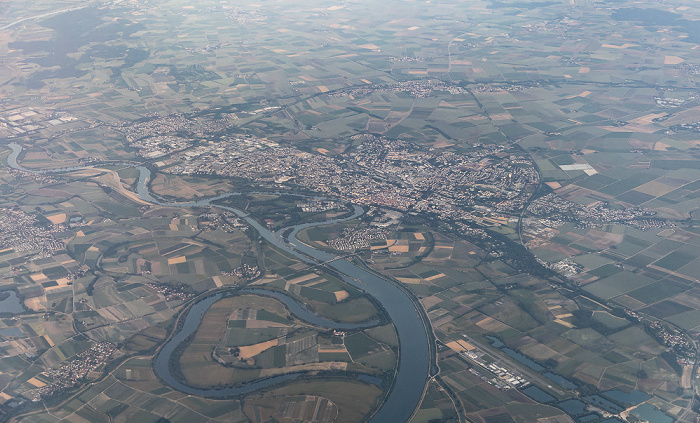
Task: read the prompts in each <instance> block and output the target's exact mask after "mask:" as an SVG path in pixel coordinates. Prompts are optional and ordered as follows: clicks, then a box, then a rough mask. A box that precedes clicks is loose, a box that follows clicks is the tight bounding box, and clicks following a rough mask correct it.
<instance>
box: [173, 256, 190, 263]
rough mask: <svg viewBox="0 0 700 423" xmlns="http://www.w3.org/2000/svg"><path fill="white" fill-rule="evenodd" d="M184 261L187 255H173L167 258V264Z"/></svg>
mask: <svg viewBox="0 0 700 423" xmlns="http://www.w3.org/2000/svg"><path fill="white" fill-rule="evenodd" d="M186 261H187V257H185V256H180V257H173V258H171V259H168V264H178V263H184V262H186Z"/></svg>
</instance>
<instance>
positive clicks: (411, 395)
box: [7, 143, 435, 423]
mask: <svg viewBox="0 0 700 423" xmlns="http://www.w3.org/2000/svg"><path fill="white" fill-rule="evenodd" d="M9 147H10V148H11V149H12V153H11V154H10V155H9V156H8V159H7V161H8V164H9V165H10V166H11V167H13V168H15V169H19V170H25V171H28V169H25V168H23V167H22V166H20V165H19V164H18V163H17V157H18V156H19V154H20V152H21V150H22V147H21V146H20V145H18V144H15V143H12V144H10V145H9ZM78 168H79V167H78ZM136 168H137V169H138V170H139V180H138V183H137V189H136V193H137V195H138V196H139V197H140V198H141V199H142V200H145V201H148V202H151V203H154V204H158V205H162V206H174V207H218V208H221V209H224V210H228V211H231V212H233V213H235V214H236V215H238V216H239V217H241V218H242V219H244V220H245V221H246V222H247V223H248V224H249V225H250V226H252V227H253V228H255V230H256V231H258V233H259V234H260V236H262V237H263V238H264V239H265V240H266V241H268V242H269V243H271V244H273V245H274V246H275V247H277V248H280V249H282V250H284V251H287V252H289V253H291V254H293V255H294V256H296V257H298V258H299V259H301V260H303V261H305V262H307V263H324V265H325V266H326V267H328V268H330V269H333V270H334V271H335V272H337V273H339V274H340V275H341V277H343V279H344V280H345V282H347V283H349V284H351V285H353V286H355V287H356V288H358V289H360V290H362V291H364V292H365V293H367V294H368V295H370V296H372V297H373V298H374V299H375V300H376V301H377V302H378V303H379V304H381V306H382V307H383V308H384V310H385V311H386V313H387V314H388V315H389V318H390V319H391V320H392V322H393V323H394V326H395V328H396V331H397V334H398V339H399V366H398V371H397V373H396V378H395V380H394V384H393V387H392V389H391V391H390V392H389V395H388V396H387V397H386V400H385V401H384V403H383V404H382V405H381V407H380V408H379V410H377V412H376V413H375V414H374V415H373V416H372V417H371V418H370V420H369V421H370V422H372V423H385V422H405V421H408V419H409V418H410V417H411V416H412V415H413V412H414V410H415V409H416V408H417V407H418V405H419V403H420V400H421V398H422V396H423V390H424V388H425V385H426V382H427V379H428V376H429V372H430V369H431V364H432V363H433V362H434V360H435V358H434V356H433V355H434V351H433V348H431V341H430V338H429V335H428V330H429V327H430V326H429V325H430V323H429V322H427V321H424V318H423V316H422V314H421V313H420V312H419V310H418V309H417V308H416V306H415V304H414V303H413V300H412V299H411V298H410V297H409V296H408V295H407V293H406V292H404V290H403V289H402V288H401V287H400V286H398V285H396V284H394V283H393V282H391V281H389V280H387V279H385V278H383V277H380V276H378V275H376V274H374V273H372V272H370V271H369V270H365V269H363V268H361V267H359V266H358V265H356V264H354V263H352V262H351V261H349V260H347V259H345V258H339V257H338V256H336V255H334V254H331V253H329V252H325V251H320V250H317V249H315V248H313V247H311V246H309V245H307V244H304V243H302V242H301V241H299V240H298V239H297V234H298V233H299V231H301V230H303V229H306V228H310V227H313V226H321V225H327V224H331V223H336V222H341V221H344V220H350V219H353V218H355V217H358V216H360V215H361V214H362V213H363V212H364V210H363V209H362V208H361V207H358V206H354V207H355V209H354V213H353V214H352V215H351V216H348V217H345V218H338V219H331V220H328V221H324V222H314V223H305V224H301V225H295V226H291V227H289V228H284V229H282V230H280V231H277V233H273V232H271V231H270V230H268V229H267V228H266V227H264V226H262V225H261V224H260V223H258V222H257V221H256V220H255V219H253V218H252V217H251V216H249V215H248V214H246V213H245V212H243V211H242V210H239V209H236V208H233V207H228V206H223V205H217V204H214V201H216V200H220V199H223V198H227V197H230V196H233V195H237V194H236V193H230V194H223V195H219V196H217V197H212V198H208V199H203V200H198V201H190V202H178V203H175V202H164V201H161V200H158V199H156V198H154V197H153V196H152V195H151V193H150V192H149V189H148V182H149V181H150V178H151V171H150V170H149V169H148V168H146V167H145V166H136ZM74 169H77V168H65V169H57V170H48V171H42V172H46V173H48V172H62V171H69V170H74ZM29 171H31V170H29ZM35 172H36V171H35ZM290 229H291V233H290V235H289V236H288V241H285V240H284V239H283V238H282V236H281V234H282V233H284V232H286V231H289V230H290ZM220 295H221V294H213V295H211V296H208V297H206V298H204V299H203V300H200V301H199V302H197V303H196V304H194V305H193V306H192V307H191V309H190V311H189V313H188V315H187V316H186V318H185V322H184V324H183V327H182V329H181V330H180V331H179V332H178V333H176V334H175V335H174V336H173V337H171V338H170V340H169V341H168V342H167V343H166V344H165V345H164V346H163V347H162V348H161V350H160V352H159V353H158V355H157V357H156V360H155V363H154V371H155V372H156V373H157V374H158V376H159V377H161V378H162V379H163V380H164V381H165V382H166V383H168V384H170V385H171V386H172V387H173V388H175V389H177V390H179V391H182V392H185V393H188V394H193V395H199V396H204V397H224V396H233V395H242V394H246V393H250V392H253V391H255V390H258V389H261V388H264V387H268V386H270V385H273V384H276V383H279V382H285V381H288V380H292V379H295V378H297V377H299V376H300V375H299V374H291V375H284V376H277V377H274V378H268V379H263V380H260V381H255V382H251V383H248V384H245V385H242V386H239V387H229V388H224V389H198V388H194V387H191V386H187V385H185V384H183V383H181V382H179V381H178V380H177V379H175V377H173V375H172V374H171V373H170V369H169V367H168V365H167V363H168V358H169V356H170V355H171V354H172V353H173V352H174V350H175V348H176V347H177V345H179V344H180V343H182V342H183V341H184V340H185V339H186V338H187V337H188V336H190V335H191V334H192V333H194V332H195V331H196V329H197V327H198V326H199V323H200V322H201V319H202V316H203V315H204V313H205V312H206V310H207V309H208V308H209V307H210V306H211V305H212V304H213V303H214V302H216V300H218V299H219V298H220ZM295 314H296V313H295ZM300 317H301V316H300Z"/></svg>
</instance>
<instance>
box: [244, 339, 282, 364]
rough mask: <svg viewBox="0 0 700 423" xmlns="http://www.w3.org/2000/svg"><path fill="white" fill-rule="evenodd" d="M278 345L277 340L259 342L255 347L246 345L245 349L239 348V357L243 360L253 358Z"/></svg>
mask: <svg viewBox="0 0 700 423" xmlns="http://www.w3.org/2000/svg"><path fill="white" fill-rule="evenodd" d="M278 344H279V340H278V339H271V340H269V341H266V342H261V343H259V344H255V345H248V346H246V347H240V353H239V355H240V357H241V358H242V359H244V360H247V359H249V358H252V357H255V356H256V355H258V354H260V353H261V352H263V351H265V350H269V349H270V348H272V347H276V346H277V345H278Z"/></svg>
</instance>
